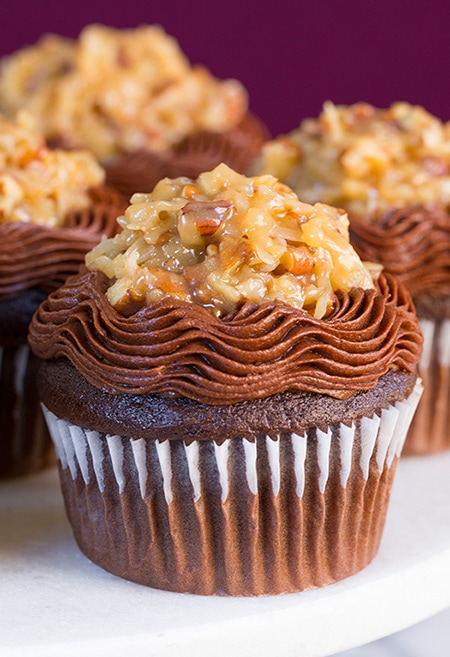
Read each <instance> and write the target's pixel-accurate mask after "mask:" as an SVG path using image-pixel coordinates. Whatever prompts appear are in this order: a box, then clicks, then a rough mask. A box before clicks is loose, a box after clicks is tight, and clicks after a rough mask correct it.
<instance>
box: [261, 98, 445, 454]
mask: <svg viewBox="0 0 450 657" xmlns="http://www.w3.org/2000/svg"><path fill="white" fill-rule="evenodd" d="M254 172H258V173H262V172H266V173H270V174H272V175H275V176H278V177H279V178H280V179H281V180H283V181H284V182H286V183H287V184H289V185H291V186H292V188H293V189H295V191H296V192H297V193H298V194H299V195H300V196H301V197H302V198H303V199H304V200H306V201H307V202H309V203H315V202H318V201H322V202H324V203H331V204H332V205H335V206H338V207H341V208H344V209H345V210H346V211H347V213H348V216H349V219H350V240H351V242H352V244H353V246H354V247H355V248H356V250H357V251H358V253H359V254H360V256H361V257H362V259H367V260H370V261H375V262H378V263H381V264H382V265H383V268H384V270H385V271H389V272H391V273H393V274H394V275H395V276H396V277H397V278H398V279H399V280H400V281H401V282H402V283H403V284H404V285H406V287H407V288H408V290H409V292H410V294H411V295H412V298H413V302H414V304H415V307H416V310H417V314H418V316H419V319H420V324H421V328H422V332H423V335H424V340H425V342H424V347H423V357H422V359H421V361H420V365H419V373H420V377H421V378H422V380H423V383H424V394H423V397H422V400H421V402H420V406H419V408H418V411H417V413H416V415H415V418H414V422H413V424H412V426H411V430H410V432H409V435H408V438H407V440H406V443H405V447H404V451H403V453H404V454H428V453H433V452H441V451H443V450H447V449H449V448H450V414H449V409H450V371H449V362H450V361H449V358H448V344H449V343H450V331H449V329H450V218H449V207H450V124H444V123H442V121H440V120H439V119H437V118H436V117H434V116H432V115H431V114H429V113H428V112H427V111H426V110H425V109H423V108H422V107H418V106H412V105H410V104H408V103H404V102H402V103H400V102H398V103H395V104H393V105H392V106H391V107H389V108H388V109H384V110H382V109H377V108H374V107H372V106H371V105H369V104H367V103H357V104H355V105H351V106H336V105H334V104H333V103H331V102H327V103H325V105H324V108H323V112H322V113H321V114H320V116H319V117H318V118H317V119H306V120H304V121H303V122H302V123H301V124H300V126H299V128H298V129H297V130H294V131H293V132H292V133H290V134H289V135H285V136H280V137H278V138H277V139H275V140H272V141H271V142H268V143H267V145H266V146H265V148H264V153H263V155H262V157H261V160H260V161H259V162H258V164H257V166H256V167H255V171H254Z"/></svg>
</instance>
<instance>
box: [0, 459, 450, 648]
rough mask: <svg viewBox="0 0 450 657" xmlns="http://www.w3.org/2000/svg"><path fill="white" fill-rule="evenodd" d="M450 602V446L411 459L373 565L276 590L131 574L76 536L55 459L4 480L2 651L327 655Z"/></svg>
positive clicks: (403, 468) (0, 496)
mask: <svg viewBox="0 0 450 657" xmlns="http://www.w3.org/2000/svg"><path fill="white" fill-rule="evenodd" d="M449 607H450V453H445V454H440V455H436V456H430V457H421V458H417V457H414V458H413V457H410V458H404V459H402V460H401V461H400V464H399V467H398V471H397V475H396V480H395V484H394V489H393V492H392V498H391V504H390V508H389V512H388V518H387V523H386V528H385V532H384V536H383V540H382V544H381V547H380V550H379V553H378V555H377V557H376V558H375V560H374V561H373V562H372V563H371V564H370V565H369V566H368V567H367V568H366V569H365V570H364V571H362V572H361V573H358V574H357V575H354V576H353V577H350V578H348V579H346V580H344V581H342V582H339V583H337V584H334V585H332V586H328V587H325V588H322V589H317V590H314V591H306V592H304V593H296V594H290V595H282V596H275V597H264V598H223V597H201V596H193V595H186V594H175V593H168V592H164V591H157V590H154V589H149V588H145V587H142V586H139V585H136V584H133V583H130V582H126V581H124V580H121V579H119V578H117V577H115V576H113V575H111V574H109V573H106V572H104V571H103V570H102V569H101V568H99V567H97V566H95V565H94V564H92V563H91V562H90V561H88V560H87V559H86V558H85V557H84V556H83V555H82V554H81V553H80V551H79V550H78V548H77V546H76V545H75V543H74V541H73V538H72V534H71V530H70V527H69V525H68V522H67V520H66V517H65V514H64V509H63V504H62V499H61V495H60V491H59V484H58V479H57V473H56V471H55V470H51V471H48V472H46V473H43V474H40V475H37V476H33V477H28V478H26V479H22V480H17V481H13V482H6V483H5V482H4V483H2V484H0V655H1V656H2V657H72V655H73V656H74V657H75V656H76V657H79V656H80V655H82V656H83V657H103V656H105V657H128V655H132V654H136V655H142V656H143V657H170V656H176V657H178V656H180V657H181V656H182V657H191V656H192V657H194V656H195V657H231V656H233V657H240V656H241V655H242V656H244V655H245V657H251V656H252V655H255V656H256V655H257V656H258V657H266V656H267V657H269V656H270V657H274V656H276V657H291V656H292V657H325V656H326V655H331V654H333V653H336V652H339V651H342V650H346V649H349V648H352V647H354V646H358V645H362V644H365V643H367V642H370V641H373V640H375V639H378V638H380V637H382V636H386V635H389V634H392V633H393V632H397V631H399V630H401V629H403V628H406V627H408V626H410V625H413V624H415V623H418V622H419V621H421V620H424V619H426V618H428V617H430V616H432V615H434V614H436V613H438V612H440V611H442V610H444V609H446V608H449Z"/></svg>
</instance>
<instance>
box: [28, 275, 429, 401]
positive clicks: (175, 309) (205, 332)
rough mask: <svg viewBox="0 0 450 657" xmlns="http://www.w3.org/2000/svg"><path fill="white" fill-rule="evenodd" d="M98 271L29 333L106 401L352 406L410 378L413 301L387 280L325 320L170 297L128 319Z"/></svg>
mask: <svg viewBox="0 0 450 657" xmlns="http://www.w3.org/2000/svg"><path fill="white" fill-rule="evenodd" d="M107 287H108V281H107V278H106V277H105V275H104V274H102V273H101V272H99V271H93V272H87V273H83V275H81V276H79V277H74V278H72V279H71V280H69V281H68V282H67V283H66V285H65V286H64V287H63V288H60V289H58V290H56V291H55V292H54V293H52V294H51V295H50V296H49V298H48V299H47V300H46V301H44V303H43V304H42V305H41V307H40V308H39V310H38V312H37V313H36V315H35V317H34V319H33V322H32V324H31V327H30V334H29V340H30V345H31V347H32V349H33V350H34V352H35V353H36V354H37V355H38V356H40V357H41V358H44V359H58V358H67V359H68V360H69V361H70V362H72V364H73V365H74V366H75V367H76V368H77V369H78V371H79V372H80V373H81V374H82V375H83V376H84V377H85V378H86V379H87V380H88V381H89V382H90V383H91V384H92V385H94V386H95V387H97V388H99V389H101V390H104V391H106V392H109V393H110V394H122V393H134V394H153V393H158V394H163V395H170V396H184V397H188V398H190V399H194V400H197V401H200V402H202V403H206V404H210V405H219V404H234V403H237V402H239V401H245V400H249V399H256V398H264V397H268V396H271V395H273V394H276V393H278V392H284V391H288V390H289V391H308V392H315V393H319V394H327V395H330V396H332V397H335V398H338V399H346V398H348V397H350V396H351V395H352V394H354V393H355V392H357V391H359V390H368V389H370V388H373V387H374V386H375V385H376V384H377V382H378V380H379V378H380V377H381V376H382V375H383V374H385V373H386V372H387V371H389V370H404V371H406V372H414V371H415V366H416V363H417V360H418V359H419V356H420V350H421V337H420V331H419V327H418V320H417V318H416V316H415V313H414V311H413V308H412V303H411V299H410V297H409V294H408V293H407V292H406V291H405V289H404V288H403V286H401V285H399V284H398V283H397V282H396V280H395V278H393V277H392V276H390V275H388V274H386V275H384V274H383V275H381V276H380V277H379V280H378V282H377V284H376V289H375V290H363V289H361V288H354V289H352V290H351V291H350V292H348V293H338V294H337V295H336V301H335V304H334V310H333V311H332V313H331V314H330V315H329V316H327V317H326V318H325V319H317V318H314V317H312V316H311V315H309V314H308V313H307V312H305V311H302V310H298V309H295V308H293V307H290V306H288V305H287V304H284V303H281V302H278V301H274V302H268V303H265V304H263V305H261V306H257V305H256V304H253V303H246V304H244V305H243V306H242V307H241V308H240V309H239V310H238V311H237V312H236V313H234V314H231V315H228V316H226V317H223V318H216V317H214V316H212V315H211V314H210V313H209V312H208V310H206V309H205V308H202V307H201V306H198V305H196V304H191V303H188V302H182V301H179V300H176V299H170V298H165V299H162V300H161V301H158V302H155V303H154V304H152V305H151V306H148V307H144V308H142V309H140V310H139V311H138V312H136V313H135V314H133V315H131V316H129V317H124V316H123V315H121V314H120V313H119V312H117V311H116V310H115V309H114V308H113V307H112V306H111V305H110V304H109V302H108V300H107V298H106V290H107Z"/></svg>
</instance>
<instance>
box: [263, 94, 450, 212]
mask: <svg viewBox="0 0 450 657" xmlns="http://www.w3.org/2000/svg"><path fill="white" fill-rule="evenodd" d="M255 171H256V172H257V173H261V172H264V173H270V174H272V175H275V176H277V177H278V178H279V179H280V180H283V181H284V182H286V183H287V184H289V185H291V186H292V187H293V189H295V191H296V192H297V194H298V195H299V196H300V197H301V198H302V199H303V200H305V201H307V202H309V203H315V202H316V201H319V200H320V201H323V202H325V203H330V204H332V205H336V206H338V207H343V208H345V209H346V210H347V212H348V213H349V214H351V215H355V216H357V217H368V216H369V217H370V216H372V217H373V216H379V215H382V214H384V213H386V212H387V211H389V210H392V209H401V208H404V207H406V206H409V205H418V204H427V203H434V202H438V203H442V204H444V205H447V206H448V205H449V204H450V124H449V123H447V124H444V123H442V122H441V121H440V120H439V119H437V118H436V117H434V116H432V115H431V114H429V113H428V112H427V111H426V110H425V109H423V108H422V107H420V106H412V105H410V104H408V103H404V102H398V103H394V104H393V105H392V106H391V107H389V108H388V109H377V108H374V107H372V106H371V105H369V104H367V103H357V104H355V105H351V106H344V105H338V106H336V105H334V104H333V103H331V102H327V103H325V105H324V108H323V111H322V113H321V114H320V116H319V117H318V118H317V119H306V120H304V121H303V122H302V123H301V124H300V126H299V128H298V129H297V130H294V131H293V132H291V133H290V134H289V135H286V136H281V137H279V138H277V139H275V140H273V141H271V142H268V143H267V144H266V145H265V146H264V149H263V154H262V157H261V160H260V162H259V163H258V165H257V168H256V169H255Z"/></svg>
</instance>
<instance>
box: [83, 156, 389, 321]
mask: <svg viewBox="0 0 450 657" xmlns="http://www.w3.org/2000/svg"><path fill="white" fill-rule="evenodd" d="M118 221H119V223H120V225H121V227H122V231H121V232H120V233H119V234H118V235H117V236H116V237H114V238H111V239H108V240H104V241H102V242H101V243H100V244H99V245H98V246H96V247H95V248H94V249H93V250H92V251H91V252H90V253H88V254H87V256H86V265H87V267H88V269H89V270H100V271H102V272H103V273H104V274H106V276H107V277H108V279H109V288H108V291H107V295H108V300H109V302H110V304H111V305H112V306H113V307H114V308H115V309H116V310H118V311H119V312H120V313H122V314H123V315H131V314H133V313H134V312H136V311H137V310H139V309H140V308H141V307H143V306H149V305H150V304H152V303H154V302H156V301H160V300H161V299H164V298H166V297H175V298H177V299H179V300H182V301H187V302H192V303H196V304H199V305H201V306H204V307H206V308H208V309H209V310H211V311H212V312H213V314H214V315H216V316H224V315H227V314H228V313H231V312H235V311H236V310H237V309H238V308H240V307H241V306H242V305H243V304H244V303H246V302H247V301H250V302H253V303H255V304H257V305H261V304H262V303H264V302H267V301H271V300H275V299H277V300H280V301H283V302H285V303H287V304H289V305H291V306H293V307H295V308H297V309H304V310H307V311H308V312H309V313H310V314H312V315H314V316H315V317H316V318H321V317H323V316H325V315H326V314H327V313H328V312H329V311H330V310H331V309H332V307H333V300H334V296H335V292H336V291H338V290H341V291H344V292H345V291H349V290H350V289H351V288H353V287H360V288H364V289H372V288H373V282H372V277H371V274H370V272H369V270H368V269H367V268H366V266H364V264H363V263H362V262H361V260H360V259H359V257H358V256H357V254H356V252H355V251H354V249H353V248H352V246H351V245H350V243H349V241H348V219H347V215H346V214H345V213H344V212H343V211H340V210H337V209H335V208H333V207H330V206H328V205H325V204H321V203H317V204H316V205H314V206H312V205H308V204H306V203H303V202H301V201H300V200H299V199H298V197H297V196H296V194H295V193H294V192H293V191H292V190H291V189H289V188H288V187H287V186H286V185H284V184H282V183H280V182H279V181H278V180H277V179H276V178H274V177H273V176H271V175H263V176H256V177H251V178H249V177H245V176H243V175H241V174H238V173H236V172H235V171H233V170H232V169H230V168H229V167H228V166H226V165H225V164H221V165H219V166H217V167H216V168H215V169H213V170H212V171H209V172H205V173H202V174H201V175H200V176H199V177H198V178H197V179H196V180H192V179H190V178H185V177H180V178H175V179H169V178H165V179H163V180H161V181H160V182H159V183H158V184H157V185H156V187H155V188H154V190H153V192H152V193H151V194H135V195H134V196H133V197H132V199H131V204H130V206H129V207H128V208H127V210H126V212H125V216H124V217H121V218H119V220H118ZM378 271H379V270H378V269H376V268H374V274H375V273H378Z"/></svg>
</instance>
